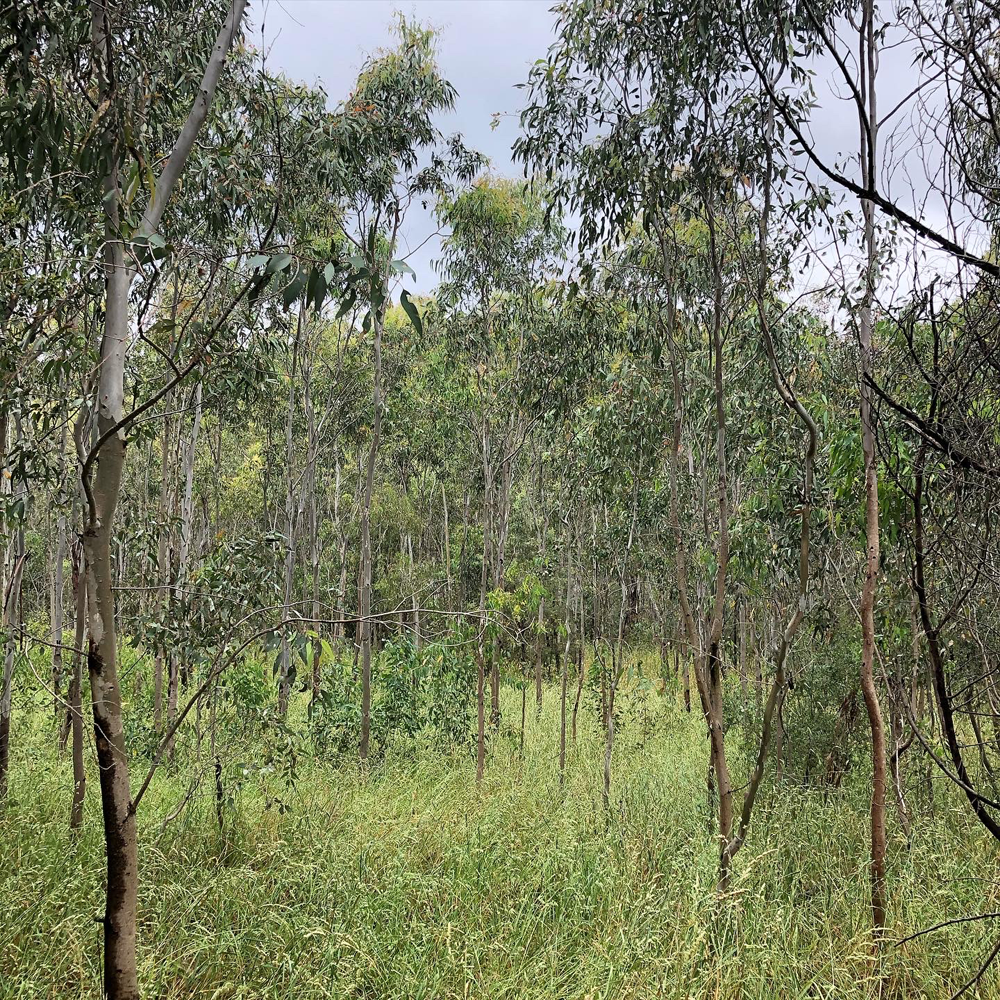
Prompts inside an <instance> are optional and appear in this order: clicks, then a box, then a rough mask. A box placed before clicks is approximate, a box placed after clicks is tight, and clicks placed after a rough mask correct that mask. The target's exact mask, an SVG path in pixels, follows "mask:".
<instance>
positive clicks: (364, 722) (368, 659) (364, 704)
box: [358, 308, 384, 762]
mask: <svg viewBox="0 0 1000 1000" xmlns="http://www.w3.org/2000/svg"><path fill="white" fill-rule="evenodd" d="M383 319H384V313H383V310H382V309H381V308H380V309H378V310H376V313H375V343H374V346H373V351H374V382H373V384H372V410H373V414H374V416H373V420H372V437H371V443H370V444H369V446H368V462H367V465H366V467H365V494H364V503H363V505H362V508H361V593H360V594H359V600H358V604H359V606H360V616H361V747H360V754H361V760H362V762H364V761H367V760H368V751H369V742H370V740H371V708H372V622H371V613H372V537H371V518H372V491H373V489H374V485H375V460H376V458H377V457H378V448H379V439H380V436H381V431H382V324H383Z"/></svg>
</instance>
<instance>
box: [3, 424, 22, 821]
mask: <svg viewBox="0 0 1000 1000" xmlns="http://www.w3.org/2000/svg"><path fill="white" fill-rule="evenodd" d="M15 423H16V426H17V439H18V441H19V442H20V441H21V440H22V439H23V436H24V431H23V427H22V424H21V417H20V416H18V417H16V418H15ZM5 443H6V442H0V450H2V451H3V452H4V453H5V452H6V448H5V447H4V445H5ZM12 493H13V494H14V495H19V496H20V497H21V499H22V500H27V489H26V484H25V483H24V482H23V481H22V480H20V479H18V480H16V481H14V482H12ZM8 551H9V558H8V561H9V563H10V567H11V569H10V581H9V582H8V583H7V585H6V588H4V587H3V582H4V581H3V580H2V579H0V599H2V600H3V608H2V611H3V613H2V615H0V623H2V625H3V628H2V630H0V631H2V632H3V633H5V634H6V638H7V641H6V648H5V650H4V663H3V682H2V685H0V804H2V803H3V802H4V800H5V799H6V797H7V780H8V772H9V769H10V718H11V708H12V703H13V695H14V663H15V661H16V659H17V648H18V630H19V628H20V626H21V624H22V623H21V580H22V579H23V575H24V563H25V560H26V559H27V553H26V550H25V546H24V519H23V514H22V517H21V519H20V520H19V521H18V523H17V524H16V526H15V527H14V531H13V537H12V538H11V543H10V546H9V550H8Z"/></svg>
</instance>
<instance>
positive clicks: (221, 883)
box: [0, 689, 1000, 1000]
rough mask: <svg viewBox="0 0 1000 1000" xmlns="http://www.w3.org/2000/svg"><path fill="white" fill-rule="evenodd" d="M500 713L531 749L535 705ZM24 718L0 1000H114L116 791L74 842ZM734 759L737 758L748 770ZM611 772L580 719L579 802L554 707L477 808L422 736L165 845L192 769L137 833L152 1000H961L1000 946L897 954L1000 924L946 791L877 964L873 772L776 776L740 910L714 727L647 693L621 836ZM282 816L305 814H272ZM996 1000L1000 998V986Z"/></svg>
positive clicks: (182, 830) (470, 780)
mask: <svg viewBox="0 0 1000 1000" xmlns="http://www.w3.org/2000/svg"><path fill="white" fill-rule="evenodd" d="M505 697H507V698H509V704H508V705H507V715H506V717H507V719H509V720H512V723H513V724H516V722H518V721H519V718H520V702H519V695H517V694H516V693H515V692H506V693H505ZM633 697H639V695H637V694H636V695H634V696H633ZM298 707H299V708H300V709H301V706H298ZM19 708H20V710H19V711H18V713H17V714H16V716H15V729H14V736H13V739H14V753H13V760H12V773H11V788H10V800H9V803H8V806H7V809H6V812H5V813H4V814H3V815H2V817H0V998H2V1000H15V998H16V1000H35V998H43V997H53V998H56V997H58V998H60V1000H71V998H77V997H88V998H91V997H97V996H99V994H100V965H101V956H100V925H99V924H98V923H97V922H96V921H95V918H96V917H98V916H99V915H100V912H101V909H102V905H103V903H102V877H103V840H102V833H101V820H100V802H99V795H98V789H97V781H96V774H93V773H91V774H90V777H89V782H90V783H89V786H88V795H87V810H86V822H85V827H84V830H83V833H82V835H81V836H80V837H79V838H78V839H73V838H71V836H70V834H69V832H68V830H67V817H68V810H69V802H70V790H71V789H70V786H71V776H70V765H69V761H68V759H67V758H66V757H62V756H60V755H59V754H58V752H57V751H56V749H55V748H54V746H53V745H52V743H53V740H52V733H51V728H50V727H51V722H50V720H49V717H48V714H47V710H46V709H45V707H44V706H43V705H42V703H41V700H40V699H39V701H38V703H37V704H36V705H35V706H26V705H24V704H23V703H22V704H21V705H20V706H19ZM509 724H510V723H506V722H505V726H507V725H509ZM738 738H739V734H738V732H736V731H733V732H731V733H730V735H729V741H730V744H731V746H732V750H733V753H734V757H735V759H736V761H737V770H740V768H741V766H742V765H741V764H740V761H741V757H742V755H741V753H740V748H739V746H738ZM204 749H205V748H204V746H203V747H202V750H203V752H204ZM602 752H603V747H602V744H601V734H599V733H598V732H597V731H596V728H595V726H594V723H593V713H592V711H591V710H590V709H589V708H582V709H581V725H580V737H579V739H578V741H577V743H576V745H574V746H572V747H571V749H570V753H569V756H568V764H567V772H566V780H565V784H564V785H562V786H561V785H560V782H559V774H558V702H557V692H556V691H555V690H554V689H549V690H547V691H546V697H545V705H544V709H543V712H542V714H541V716H540V717H539V718H537V719H536V718H535V715H534V712H533V709H532V707H531V706H529V711H528V726H527V734H526V742H525V749H524V754H523V756H522V755H520V754H519V753H518V742H517V734H516V733H515V732H513V731H506V732H502V733H501V734H500V736H499V737H498V738H497V739H496V740H495V741H494V745H493V747H492V748H491V755H490V760H489V764H488V767H487V771H486V777H485V780H484V782H483V785H482V787H481V788H477V787H476V783H475V765H474V761H473V760H472V758H471V757H470V756H468V755H466V754H464V753H457V752H456V753H453V754H444V753H442V752H441V751H440V750H438V749H435V747H434V745H433V743H432V742H431V741H430V740H424V739H422V738H417V739H415V740H410V741H406V742H400V743H396V744H393V745H392V746H391V747H390V750H389V752H388V753H387V755H386V758H385V760H384V761H383V762H381V763H379V764H378V765H376V766H374V767H373V768H372V769H371V770H370V771H369V772H368V773H367V774H362V773H360V772H359V770H358V768H357V766H356V765H354V764H351V763H347V764H342V765H340V766H336V765H333V764H330V763H327V762H323V761H318V760H314V759H311V758H310V757H309V755H303V757H302V758H300V760H299V762H298V767H297V771H298V775H297V781H296V782H295V784H294V786H293V787H292V788H291V789H288V788H286V786H285V784H284V782H283V780H282V779H281V776H280V775H279V774H277V773H275V774H274V775H271V776H270V777H267V778H265V779H264V780H263V782H262V781H261V780H257V779H254V780H249V781H247V782H246V783H245V784H244V785H243V786H242V787H241V788H240V789H239V790H237V791H236V792H235V796H234V800H233V801H232V802H231V803H229V804H227V807H226V811H225V822H226V831H225V833H224V834H220V832H219V830H218V827H217V824H216V818H215V805H214V800H213V783H212V777H211V773H210V771H209V772H207V773H206V775H205V780H204V781H203V782H202V783H201V785H200V786H199V789H198V791H197V792H196V793H195V794H194V795H193V796H192V797H191V800H190V801H189V802H188V804H187V806H186V807H185V809H184V810H183V811H182V812H181V813H180V814H179V815H178V816H177V818H176V819H174V820H173V821H172V822H170V823H168V824H167V825H166V826H164V825H163V824H164V819H165V817H167V816H168V814H170V813H171V811H173V810H174V809H175V807H176V805H177V803H178V801H179V800H181V799H182V798H183V797H184V795H185V793H186V791H187V790H188V788H189V787H190V784H191V780H192V776H193V774H194V772H195V768H196V767H197V766H198V764H197V761H196V760H195V758H194V751H193V750H192V749H191V748H187V749H186V750H185V751H184V752H183V753H182V754H181V756H180V758H179V763H178V764H177V765H176V766H175V767H174V768H173V769H170V768H168V769H164V770H163V771H162V772H161V773H159V774H158V775H157V777H156V778H155V779H154V782H153V785H152V787H151V790H150V793H149V794H148V795H147V797H146V798H145V799H144V801H143V804H142V807H141V810H140V818H139V827H140V839H141V843H140V877H141V887H140V911H141V914H140V919H141V924H140V936H139V940H140V945H139V964H140V979H141V982H142V984H143V990H144V993H143V995H144V996H145V997H148V998H164V1000H165V998H188V997H202V998H212V1000H223V998H226V1000H235V998H240V1000H251V998H252V1000H264V998H267V1000H278V998H282V1000H284V998H287V1000H313V998H334V997H338V998H339V997H364V998H371V1000H376V998H378V1000H381V998H396V997H398V998H404V997H405V998H431V997H434V998H466V997H477V998H486V997H489V998H501V997H503V998H511V1000H514V998H526V997H547V998H576V997H579V998H584V997H586V998H594V1000H596V998H631V997H635V998H647V997H648V998H653V997H669V998H677V1000H686V998H693V997H699V998H700V997H706V998H708V997H711V998H741V1000H758V998H759V1000H764V998H782V1000H792V998H868V997H878V996H884V997H906V998H910V997H947V996H949V995H950V994H951V993H952V992H953V991H954V990H955V989H957V988H958V987H959V986H960V985H961V984H962V983H963V982H964V981H965V980H966V979H967V978H969V977H970V976H971V975H972V974H973V973H974V972H975V970H976V969H977V967H978V965H979V962H980V961H981V959H982V957H983V956H984V954H985V952H986V951H987V950H988V949H989V947H990V946H991V944H992V943H993V941H994V940H995V935H997V934H1000V924H994V923H992V922H988V921H984V922H980V923H975V924H968V925H961V926H957V927H954V928H951V929H946V930H942V931H938V932H935V933H932V934H928V935H925V936H922V937H920V938H917V939H916V940H915V941H913V942H911V943H909V944H906V945H903V946H902V947H896V946H894V944H893V941H894V940H895V939H897V938H899V937H901V936H903V935H905V934H907V933H910V932H912V931H914V930H918V929H920V928H922V927H925V926H929V925H931V924H933V923H936V922H938V921H940V920H944V919H946V918H950V917H958V916H964V915H969V914H972V913H977V912H982V911H983V910H988V909H998V908H1000V907H998V906H997V900H996V898H995V897H996V896H997V882H996V878H997V863H996V853H995V851H994V849H993V846H992V844H990V843H989V842H988V840H987V838H986V836H985V835H984V834H983V832H981V831H980V829H979V828H978V827H977V826H975V825H974V824H973V823H972V822H971V821H970V820H969V818H968V815H967V810H966V807H965V806H964V804H963V803H962V802H961V801H960V800H959V798H958V797H957V796H956V795H954V794H953V793H952V792H951V791H949V790H948V789H946V788H945V787H944V786H943V784H942V785H941V787H939V788H938V790H937V796H936V799H937V807H936V812H935V815H934V816H933V817H931V816H927V815H922V816H917V817H916V819H915V836H914V840H913V844H912V847H911V848H910V849H907V847H906V845H905V843H904V842H903V840H902V838H901V836H900V834H899V832H898V830H896V829H894V831H893V835H892V839H891V850H890V869H889V898H890V904H891V913H890V930H889V941H888V942H887V944H886V945H885V946H884V947H883V949H882V951H881V955H880V956H879V957H875V956H874V953H873V947H872V942H871V937H870V931H869V926H870V919H869V910H868V881H867V880H868V874H867V822H868V800H867V797H866V795H867V793H866V780H865V777H866V776H865V774H864V773H863V768H861V767H858V768H856V769H855V771H854V772H852V774H851V775H849V777H848V780H847V782H846V783H845V787H844V788H843V789H841V790H839V791H837V792H833V793H831V794H829V795H828V796H826V797H824V795H823V793H822V792H821V791H819V790H817V789H813V788H805V787H803V786H802V785H801V784H799V783H797V782H792V781H786V782H784V783H782V784H781V785H780V786H778V787H775V785H774V781H773V777H771V776H769V778H768V786H767V791H766V794H765V795H763V796H762V798H761V800H760V803H759V806H758V811H757V814H756V816H755V818H754V822H753V826H752V831H751V836H750V840H749V843H748V844H747V846H746V847H745V848H744V850H743V851H742V852H741V854H740V855H739V856H738V859H737V863H736V870H735V877H734V880H733V891H732V894H731V896H730V897H729V898H727V899H725V900H721V901H720V900H718V899H717V898H716V896H715V891H714V889H715V866H716V849H715V846H714V844H713V841H712V838H711V835H710V833H709V823H710V817H709V815H708V805H707V796H706V788H705V765H706V752H707V746H706V740H705V733H704V725H703V723H701V722H700V721H699V719H698V717H697V716H696V715H694V714H692V715H686V714H685V713H684V712H683V711H682V710H681V709H680V705H679V700H678V697H677V694H676V692H675V691H673V690H668V692H667V693H666V694H665V695H656V694H651V695H649V704H648V706H647V711H646V712H645V713H636V714H635V715H633V716H632V717H631V718H630V719H629V720H628V721H626V722H625V723H624V725H623V727H622V732H621V738H620V739H619V742H618V744H617V747H616V752H615V758H614V763H613V787H612V800H613V808H612V810H611V813H610V815H605V813H604V811H603V809H602V807H601V794H600V783H601V755H602ZM234 753H236V751H230V758H229V760H228V763H227V768H229V770H228V771H227V774H229V773H239V767H238V764H237V763H236V762H237V761H238V760H239V759H245V760H246V761H247V762H248V764H252V763H253V761H254V760H255V755H260V754H261V753H262V751H261V748H260V747H259V746H258V745H257V744H256V743H255V742H253V741H252V740H251V741H249V742H248V743H247V744H246V745H245V746H242V747H240V748H239V751H238V753H239V754H241V755H242V757H239V756H232V754H234ZM89 756H90V753H89V752H88V757H89ZM208 763H209V762H208V761H207V760H206V759H205V758H204V756H203V759H202V765H203V766H207V765H208ZM233 768H235V769H236V770H235V772H233ZM136 770H137V772H141V771H143V770H144V766H143V762H142V761H137V762H136ZM252 771H253V767H251V766H248V772H252ZM738 780H742V779H741V778H738ZM274 797H278V798H280V799H281V801H282V802H283V803H284V805H285V807H286V808H285V809H284V811H281V810H279V809H278V808H276V807H275V805H274V803H273V801H272V802H271V803H270V805H269V800H270V799H273V798H274ZM890 819H891V820H892V819H894V817H892V816H890ZM978 995H980V996H982V997H992V996H1000V978H998V976H997V974H996V973H995V972H993V971H991V972H989V973H987V975H986V976H985V978H984V980H983V982H982V984H981V987H980V992H979V994H978Z"/></svg>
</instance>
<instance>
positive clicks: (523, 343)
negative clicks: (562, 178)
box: [438, 176, 562, 773]
mask: <svg viewBox="0 0 1000 1000" xmlns="http://www.w3.org/2000/svg"><path fill="white" fill-rule="evenodd" d="M438 216H439V218H440V220H441V223H442V225H444V226H446V227H448V229H449V235H448V236H447V237H446V238H445V240H444V242H443V245H442V258H441V261H440V265H439V266H440V270H441V273H442V276H443V279H444V280H443V282H442V284H441V287H440V289H439V298H440V299H441V301H442V303H444V304H445V306H446V307H447V308H448V309H449V310H450V311H451V313H452V316H453V320H452V328H453V330H454V332H455V333H456V334H457V335H458V336H459V337H460V338H461V341H460V342H461V343H462V347H461V349H460V351H459V355H460V356H464V358H463V359H467V363H468V365H469V369H470V375H471V379H470V383H471V384H470V389H471V392H472V395H473V398H474V403H473V406H472V412H471V413H470V414H469V416H470V421H471V425H472V426H471V428H470V430H471V432H472V437H473V439H474V441H475V445H476V449H477V451H478V452H479V458H480V462H481V468H482V477H483V558H482V572H481V577H480V586H479V612H480V615H485V611H486V596H487V594H488V593H490V592H491V591H494V590H497V589H499V588H501V587H502V585H503V581H504V575H505V564H506V558H507V543H508V537H509V530H510V505H511V488H512V485H513V482H514V473H515V467H516V464H517V462H518V460H519V458H520V457H521V455H522V452H523V449H524V447H525V445H526V442H527V440H528V433H529V431H530V428H531V423H532V418H531V414H529V413H528V412H526V411H525V409H524V408H522V407H521V406H519V405H518V400H517V398H516V385H517V383H518V381H519V380H520V379H522V378H523V377H524V375H525V371H526V369H525V367H524V365H525V361H526V358H527V356H528V353H529V351H530V350H531V346H530V339H531V328H532V325H533V323H534V322H535V317H537V316H539V315H541V313H542V311H543V309H544V303H543V301H542V299H541V297H540V293H539V290H538V289H539V285H541V284H543V283H544V282H545V281H546V280H548V279H549V278H550V277H551V276H552V275H553V273H554V270H555V268H556V267H557V265H558V254H559V249H560V243H561V240H562V236H561V232H560V230H559V227H558V226H557V227H555V228H552V227H550V226H549V225H547V220H546V212H545V206H544V203H543V201H542V199H541V197H540V196H539V195H538V194H537V193H535V192H532V191H530V190H529V189H527V188H526V187H525V186H524V185H522V184H519V183H517V182H512V181H506V180H495V179H492V178H490V177H488V176H484V177H481V178H480V179H479V180H477V181H476V183H475V184H473V185H472V186H471V187H470V188H469V189H467V190H465V191H462V192H460V193H459V194H458V195H457V196H454V197H446V198H443V199H441V200H440V201H439V203H438ZM479 663H480V666H479V670H480V674H481V676H480V679H479V688H478V690H479V694H478V696H477V697H478V699H479V714H480V716H481V717H482V716H483V715H484V707H483V698H484V691H483V688H484V686H485V685H484V677H483V676H482V674H483V673H484V671H485V650H484V649H483V648H482V646H480V651H479ZM490 691H491V722H492V725H493V726H497V725H499V722H500V666H499V662H498V659H497V657H496V656H493V657H491V670H490ZM484 739H485V736H484V732H483V727H482V726H480V734H479V748H480V749H479V761H480V763H479V772H480V773H481V771H482V759H483V746H484Z"/></svg>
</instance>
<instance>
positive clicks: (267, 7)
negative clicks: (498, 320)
mask: <svg viewBox="0 0 1000 1000" xmlns="http://www.w3.org/2000/svg"><path fill="white" fill-rule="evenodd" d="M551 5H552V0H411V2H409V3H406V2H401V0H266V2H265V3H263V4H262V5H260V6H256V7H255V9H254V13H253V32H254V34H255V35H256V38H257V42H258V44H260V42H261V40H262V39H261V33H262V31H263V45H264V48H265V51H267V52H268V56H267V58H268V66H269V68H270V69H272V70H274V69H280V70H282V71H284V73H285V74H286V75H287V76H289V77H291V78H292V79H294V80H299V81H301V82H303V83H307V84H315V83H319V84H321V85H322V86H323V89H324V90H325V91H326V92H327V94H328V95H329V98H330V103H331V105H336V104H337V103H338V102H339V101H341V100H342V99H343V98H344V97H346V96H347V94H348V93H349V92H350V90H351V87H352V85H353V83H354V80H355V79H356V78H357V75H358V71H359V70H360V69H361V66H362V64H363V62H364V60H365V57H366V55H367V54H368V53H370V52H372V51H374V50H375V49H377V48H379V47H380V46H386V45H389V44H391V41H392V38H391V35H390V28H391V26H392V23H393V13H394V12H395V11H402V12H403V13H404V14H407V15H411V16H415V17H416V18H417V19H418V20H420V21H421V22H423V23H425V24H430V25H431V26H433V27H435V28H437V29H438V30H439V51H440V60H439V61H440V66H441V70H442V72H443V74H444V77H445V79H447V80H449V81H450V82H451V83H452V85H453V86H454V87H455V88H456V90H457V91H458V100H457V102H456V109H455V111H454V112H453V113H452V114H450V115H445V116H442V117H441V119H440V121H439V125H440V128H441V130H442V131H443V132H444V133H445V134H450V133H452V132H461V133H462V135H463V136H464V137H465V141H466V145H468V146H470V147H471V148H472V149H477V150H479V151H480V152H482V153H485V154H486V155H487V156H488V157H489V158H490V161H491V164H492V169H493V171H494V172H495V173H497V174H500V175H506V176H512V175H516V176H520V175H521V169H520V168H519V167H517V166H515V165H514V164H512V163H511V159H510V147H511V143H512V142H513V141H514V138H515V136H516V135H517V131H518V124H517V115H518V112H519V111H520V109H521V104H522V102H523V92H522V91H520V90H516V89H515V85H516V84H518V83H524V82H525V81H526V80H527V78H528V69H529V67H530V66H531V64H532V63H533V62H534V61H535V60H536V59H541V58H542V57H543V56H544V55H545V53H546V51H547V49H548V47H549V44H550V43H551V42H552V40H553V33H552V26H553V23H554V18H553V15H552V14H550V13H549V7H550V6H551ZM497 112H499V113H500V114H501V115H502V116H503V117H501V119H500V124H499V126H498V127H497V128H496V129H495V130H494V129H491V127H490V125H491V122H492V119H493V115H494V114H495V113H497ZM434 230H435V225H434V221H433V219H432V218H431V217H430V216H429V215H428V214H427V213H423V212H421V211H420V206H419V205H417V206H416V207H415V210H414V213H413V217H412V218H411V220H410V222H409V225H408V227H407V231H406V232H404V239H405V240H406V241H407V243H408V245H409V247H411V248H412V247H416V246H418V245H419V244H420V243H421V242H423V241H424V240H425V239H426V238H427V237H428V236H429V235H430V234H431V233H433V232H434ZM404 252H405V250H404ZM436 253H437V244H436V241H434V240H431V241H430V242H429V243H428V244H427V245H426V246H425V247H424V248H423V249H422V250H418V251H417V252H415V253H414V254H413V256H412V257H411V258H409V263H410V265H411V266H412V267H413V268H414V270H415V271H416V272H417V278H416V280H414V281H413V285H414V288H413V289H412V290H413V291H418V292H427V291H429V290H430V289H432V288H433V287H434V285H436V284H437V279H436V275H435V274H434V272H433V270H432V268H431V264H430V262H431V259H432V258H433V257H434V256H436Z"/></svg>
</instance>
